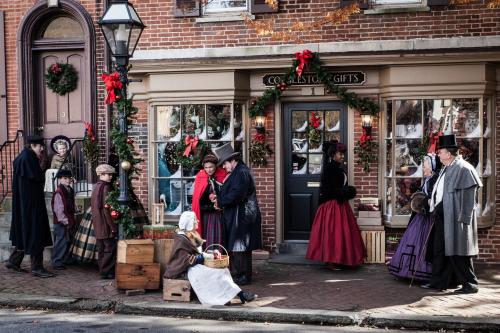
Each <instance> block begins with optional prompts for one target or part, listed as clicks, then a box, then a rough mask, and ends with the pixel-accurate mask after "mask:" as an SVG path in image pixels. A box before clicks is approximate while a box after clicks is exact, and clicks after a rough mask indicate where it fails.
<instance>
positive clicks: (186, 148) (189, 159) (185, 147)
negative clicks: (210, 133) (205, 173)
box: [176, 135, 206, 169]
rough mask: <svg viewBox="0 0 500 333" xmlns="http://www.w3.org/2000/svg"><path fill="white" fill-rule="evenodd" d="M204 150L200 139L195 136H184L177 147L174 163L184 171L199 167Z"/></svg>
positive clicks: (204, 145)
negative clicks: (184, 169)
mask: <svg viewBox="0 0 500 333" xmlns="http://www.w3.org/2000/svg"><path fill="white" fill-rule="evenodd" d="M205 150H206V144H205V142H204V141H203V140H202V139H200V138H198V136H196V135H185V136H184V138H183V139H182V140H181V141H180V142H179V144H178V145H177V158H176V161H177V163H179V164H180V165H182V167H183V168H186V169H193V168H198V167H201V160H202V159H203V156H204V155H205Z"/></svg>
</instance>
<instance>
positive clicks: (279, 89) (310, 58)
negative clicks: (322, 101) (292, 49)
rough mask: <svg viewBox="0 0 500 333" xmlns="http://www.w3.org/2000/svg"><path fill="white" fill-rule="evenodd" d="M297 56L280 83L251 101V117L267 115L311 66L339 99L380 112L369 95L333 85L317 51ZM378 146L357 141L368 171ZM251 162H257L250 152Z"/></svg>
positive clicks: (355, 106)
mask: <svg viewBox="0 0 500 333" xmlns="http://www.w3.org/2000/svg"><path fill="white" fill-rule="evenodd" d="M295 55H296V59H295V60H294V61H293V64H292V66H291V67H290V68H289V69H288V71H287V72H286V73H285V74H284V75H283V76H282V77H281V82H280V83H278V84H277V85H276V86H274V87H272V88H268V89H266V90H265V91H264V93H263V94H262V96H261V97H259V98H258V99H257V100H255V101H253V102H252V103H251V106H250V117H251V118H254V117H256V116H259V115H264V109H265V108H266V106H268V105H269V104H271V103H273V102H274V101H276V100H278V99H280V98H281V95H282V94H283V92H284V91H285V90H286V89H287V88H288V87H289V86H291V85H292V84H293V79H294V78H295V76H300V75H301V73H302V70H303V69H304V67H307V68H309V70H310V71H312V72H314V73H315V74H316V75H317V76H318V79H319V81H320V82H321V83H323V85H324V86H325V87H326V92H327V93H333V94H335V95H337V97H338V98H339V99H340V101H342V102H344V103H346V104H347V105H348V106H349V107H351V108H354V109H357V110H359V111H362V112H365V113H370V114H371V115H373V116H376V115H377V114H378V113H379V106H378V105H377V104H376V103H374V102H373V101H371V100H370V99H368V98H366V97H363V98H360V97H359V96H358V95H357V94H356V93H354V92H349V91H347V89H346V88H344V87H340V86H337V85H335V84H333V82H332V81H331V75H330V73H329V72H328V71H327V70H325V69H324V68H323V64H322V62H321V60H320V58H319V55H318V54H317V53H312V52H311V51H309V50H304V51H303V52H297V53H296V54H295ZM299 73H300V74H299ZM376 147H377V144H376V142H374V141H372V140H368V141H367V142H365V143H364V144H362V145H360V142H359V141H358V142H357V143H356V146H355V152H356V154H357V155H358V161H357V163H358V164H362V165H363V170H365V171H366V172H369V171H370V167H369V163H371V162H375V161H376V160H377V155H376V149H374V148H376ZM250 161H251V162H252V163H254V161H253V160H252V156H251V155H250Z"/></svg>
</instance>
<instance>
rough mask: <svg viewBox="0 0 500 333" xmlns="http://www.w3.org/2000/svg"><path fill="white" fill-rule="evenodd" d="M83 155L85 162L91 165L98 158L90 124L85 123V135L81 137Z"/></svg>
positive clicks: (96, 145) (95, 139)
mask: <svg viewBox="0 0 500 333" xmlns="http://www.w3.org/2000/svg"><path fill="white" fill-rule="evenodd" d="M83 155H84V156H85V162H86V163H88V164H89V165H92V163H94V162H95V161H97V159H98V158H99V144H98V142H97V138H96V137H95V134H94V129H93V127H92V124H91V123H90V122H85V134H84V135H83Z"/></svg>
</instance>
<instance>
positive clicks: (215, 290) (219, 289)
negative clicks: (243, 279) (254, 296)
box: [188, 265, 241, 305]
mask: <svg viewBox="0 0 500 333" xmlns="http://www.w3.org/2000/svg"><path fill="white" fill-rule="evenodd" d="M188 279H189V282H190V283H191V287H192V288H193V290H194V292H195V293H196V296H198V299H199V300H200V302H201V304H207V305H224V304H226V303H227V302H229V301H230V300H232V299H233V298H234V297H235V296H236V295H238V293H239V292H240V291H241V289H240V287H238V286H237V285H236V283H234V281H233V278H232V277H231V273H230V272H229V269H227V268H211V267H207V266H205V265H195V266H193V267H190V268H189V269H188Z"/></svg>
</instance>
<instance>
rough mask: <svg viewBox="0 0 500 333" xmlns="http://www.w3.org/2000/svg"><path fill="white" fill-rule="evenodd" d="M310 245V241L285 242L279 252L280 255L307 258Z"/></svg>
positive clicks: (280, 245) (280, 246)
mask: <svg viewBox="0 0 500 333" xmlns="http://www.w3.org/2000/svg"><path fill="white" fill-rule="evenodd" d="M308 244H309V242H308V241H285V242H283V243H280V244H279V247H278V250H279V253H280V254H289V255H294V256H304V257H305V255H306V252H307V245H308Z"/></svg>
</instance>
